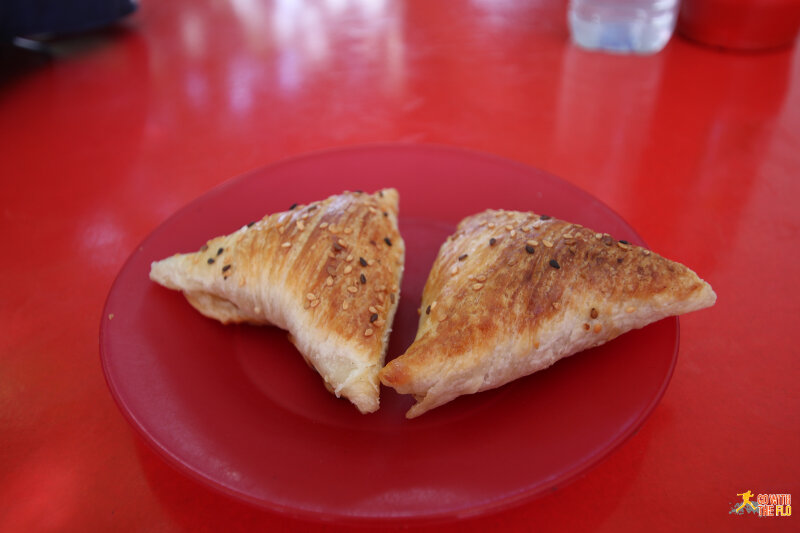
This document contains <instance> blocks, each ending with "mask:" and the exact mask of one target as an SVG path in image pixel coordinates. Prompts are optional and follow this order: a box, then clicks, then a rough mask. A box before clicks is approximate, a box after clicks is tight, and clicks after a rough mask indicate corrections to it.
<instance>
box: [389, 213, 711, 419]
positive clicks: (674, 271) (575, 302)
mask: <svg viewBox="0 0 800 533" xmlns="http://www.w3.org/2000/svg"><path fill="white" fill-rule="evenodd" d="M715 301H716V295H715V294H714V291H713V290H712V289H711V286H710V285H709V284H708V283H706V282H704V281H703V280H701V279H700V278H698V277H697V275H696V274H695V273H694V272H692V271H691V270H689V269H688V268H687V267H685V266H683V265H681V264H678V263H675V262H672V261H669V260H668V259H665V258H663V257H661V256H659V255H657V254H655V253H652V252H650V251H649V250H646V249H644V248H641V247H639V246H633V245H631V244H629V243H627V242H626V241H623V240H615V239H613V238H612V237H611V236H609V235H607V234H601V233H596V232H594V231H592V230H590V229H587V228H584V227H581V226H580V225H578V224H570V223H568V222H564V221H561V220H556V219H554V218H551V217H548V216H546V215H541V216H540V215H536V214H533V213H519V212H513V211H486V212H484V213H480V214H478V215H474V216H471V217H468V218H466V219H464V220H463V221H462V222H461V223H460V224H459V226H458V229H457V230H456V233H455V234H454V235H451V236H450V237H448V239H447V241H446V242H445V243H444V244H443V245H442V247H441V249H440V250H439V255H438V257H437V258H436V261H435V262H434V264H433V267H432V270H431V272H430V275H429V277H428V281H427V283H426V285H425V289H424V291H423V294H422V305H421V308H420V312H421V316H420V322H419V329H418V331H417V337H416V340H415V341H414V343H413V344H412V345H411V346H410V347H409V348H408V350H407V351H406V352H405V353H404V354H402V355H401V356H399V357H398V358H396V359H394V360H393V361H391V362H389V363H388V364H387V365H386V366H385V367H384V369H383V370H382V371H381V374H380V378H381V381H382V382H383V384H384V385H387V386H390V387H393V388H395V389H396V390H397V391H398V392H400V393H402V394H413V395H414V397H415V399H416V400H417V403H416V404H415V405H414V406H412V407H411V409H410V410H409V411H408V413H407V414H406V416H407V417H408V418H413V417H415V416H418V415H420V414H422V413H424V412H426V411H428V410H430V409H433V408H434V407H437V406H439V405H442V404H444V403H446V402H449V401H450V400H452V399H454V398H456V397H457V396H461V395H463V394H471V393H475V392H478V391H483V390H487V389H492V388H495V387H499V386H501V385H503V384H505V383H508V382H510V381H512V380H514V379H517V378H519V377H522V376H525V375H528V374H532V373H533V372H536V371H538V370H542V369H544V368H547V367H548V366H550V365H552V364H553V363H555V362H556V361H558V360H559V359H561V358H563V357H566V356H568V355H571V354H574V353H576V352H579V351H581V350H585V349H587V348H590V347H592V346H597V345H599V344H603V343H604V342H607V341H609V340H611V339H613V338H614V337H617V336H618V335H620V334H622V333H625V332H626V331H629V330H631V329H634V328H641V327H643V326H645V325H647V324H649V323H651V322H655V321H657V320H659V319H662V318H664V317H667V316H671V315H679V314H682V313H687V312H689V311H694V310H697V309H702V308H704V307H708V306H710V305H713V304H714V302H715Z"/></svg>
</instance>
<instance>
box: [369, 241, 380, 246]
mask: <svg viewBox="0 0 800 533" xmlns="http://www.w3.org/2000/svg"><path fill="white" fill-rule="evenodd" d="M369 243H370V244H371V245H372V246H377V245H378V243H376V242H375V241H373V240H370V241H369Z"/></svg>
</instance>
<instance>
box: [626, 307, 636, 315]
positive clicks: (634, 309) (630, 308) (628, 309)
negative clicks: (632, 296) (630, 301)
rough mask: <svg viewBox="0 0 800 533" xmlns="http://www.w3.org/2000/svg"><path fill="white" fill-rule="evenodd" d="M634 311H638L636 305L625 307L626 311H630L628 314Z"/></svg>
mask: <svg viewBox="0 0 800 533" xmlns="http://www.w3.org/2000/svg"><path fill="white" fill-rule="evenodd" d="M634 311H636V308H635V307H634V306H632V305H629V306H628V307H626V308H625V312H626V313H628V314H631V313H633V312H634Z"/></svg>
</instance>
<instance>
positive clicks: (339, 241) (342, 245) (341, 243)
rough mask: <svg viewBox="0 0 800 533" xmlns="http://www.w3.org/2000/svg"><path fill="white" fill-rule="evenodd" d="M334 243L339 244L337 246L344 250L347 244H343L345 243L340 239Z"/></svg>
mask: <svg viewBox="0 0 800 533" xmlns="http://www.w3.org/2000/svg"><path fill="white" fill-rule="evenodd" d="M336 242H337V243H339V246H341V247H342V248H344V247H345V246H347V244H346V243H345V242H344V241H343V240H342V239H339V240H338V241H336Z"/></svg>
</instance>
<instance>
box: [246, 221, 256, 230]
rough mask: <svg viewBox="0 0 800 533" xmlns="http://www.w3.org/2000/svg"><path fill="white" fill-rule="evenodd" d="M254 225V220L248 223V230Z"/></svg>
mask: <svg viewBox="0 0 800 533" xmlns="http://www.w3.org/2000/svg"><path fill="white" fill-rule="evenodd" d="M255 223H256V221H255V220H254V221H252V222H250V223H249V224H247V227H248V228H252V227H253V226H254V225H255Z"/></svg>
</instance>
